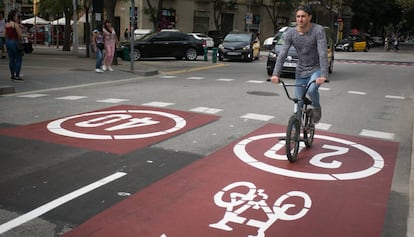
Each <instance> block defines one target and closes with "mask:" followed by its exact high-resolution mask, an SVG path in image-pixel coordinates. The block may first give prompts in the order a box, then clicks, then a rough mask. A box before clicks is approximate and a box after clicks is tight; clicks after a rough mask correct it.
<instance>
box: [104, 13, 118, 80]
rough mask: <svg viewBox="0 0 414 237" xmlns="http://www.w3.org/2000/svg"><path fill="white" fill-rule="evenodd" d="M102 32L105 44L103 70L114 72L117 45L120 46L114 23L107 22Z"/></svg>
mask: <svg viewBox="0 0 414 237" xmlns="http://www.w3.org/2000/svg"><path fill="white" fill-rule="evenodd" d="M102 31H103V36H104V42H105V58H104V64H103V65H102V69H103V70H104V71H106V70H109V71H111V72H112V71H113V69H112V61H113V59H114V55H115V49H116V45H118V37H117V36H116V32H115V29H114V27H112V23H111V22H110V21H109V20H105V23H104V27H103V29H102Z"/></svg>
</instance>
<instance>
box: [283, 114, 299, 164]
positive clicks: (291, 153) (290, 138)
mask: <svg viewBox="0 0 414 237" xmlns="http://www.w3.org/2000/svg"><path fill="white" fill-rule="evenodd" d="M299 135H300V121H299V119H298V118H297V117H296V116H292V117H290V119H289V123H288V126H287V130H286V144H285V147H286V156H287V158H288V160H289V162H291V163H293V162H295V161H296V160H297V158H298V152H299V143H300V140H299Z"/></svg>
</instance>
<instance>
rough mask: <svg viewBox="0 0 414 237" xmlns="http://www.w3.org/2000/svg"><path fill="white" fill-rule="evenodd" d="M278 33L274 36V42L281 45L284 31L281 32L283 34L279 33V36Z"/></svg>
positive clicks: (283, 41)
mask: <svg viewBox="0 0 414 237" xmlns="http://www.w3.org/2000/svg"><path fill="white" fill-rule="evenodd" d="M279 33H280V32H279ZM279 33H278V34H276V36H275V40H274V41H276V44H278V45H283V44H284V43H285V34H286V31H285V32H283V33H281V34H279Z"/></svg>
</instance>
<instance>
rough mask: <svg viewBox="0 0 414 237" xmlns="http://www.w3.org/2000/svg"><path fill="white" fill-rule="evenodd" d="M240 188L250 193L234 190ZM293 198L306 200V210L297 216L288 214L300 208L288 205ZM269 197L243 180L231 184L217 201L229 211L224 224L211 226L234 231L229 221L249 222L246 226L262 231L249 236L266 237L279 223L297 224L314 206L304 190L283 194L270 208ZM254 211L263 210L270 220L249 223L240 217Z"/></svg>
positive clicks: (215, 197)
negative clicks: (244, 213)
mask: <svg viewBox="0 0 414 237" xmlns="http://www.w3.org/2000/svg"><path fill="white" fill-rule="evenodd" d="M240 187H242V188H246V187H247V188H248V189H249V191H248V192H247V193H239V192H235V191H232V189H236V188H238V189H239V188H240ZM225 195H228V196H229V197H230V200H225V198H224V197H225ZM292 197H299V198H302V199H303V202H304V205H303V207H302V209H301V210H299V211H298V212H297V213H296V214H288V210H289V209H291V208H294V207H296V205H295V204H292V203H288V202H287V203H286V201H287V200H288V199H289V198H292ZM268 198H269V196H268V195H267V194H266V193H265V192H264V190H263V189H257V188H256V186H255V185H254V184H253V183H250V182H246V181H240V182H235V183H232V184H229V185H227V186H226V187H224V188H223V189H222V190H220V191H219V192H217V193H216V194H215V195H214V202H215V203H216V205H217V206H219V207H223V208H226V211H225V213H224V216H223V218H222V219H221V220H220V221H218V222H217V223H214V224H210V225H209V226H210V227H212V228H216V229H220V230H225V231H232V230H233V228H232V227H230V226H229V225H228V223H229V222H233V223H237V224H244V223H245V225H248V226H252V227H256V228H258V230H257V235H249V236H248V237H265V232H266V230H267V229H268V228H269V227H270V226H272V225H273V223H274V222H276V221H277V220H284V221H293V220H297V219H300V218H302V217H304V216H305V215H306V213H307V212H308V211H309V209H310V208H311V206H312V200H311V198H310V197H309V195H308V194H307V193H304V192H301V191H290V192H288V193H285V194H283V195H282V196H280V197H279V198H278V199H277V200H276V201H275V202H274V204H273V206H270V207H269V206H268V205H267V203H266V200H267V199H268ZM250 208H253V209H255V210H262V211H263V212H264V213H265V215H266V216H267V218H268V220H266V221H261V220H255V219H249V220H247V218H246V217H242V216H240V215H241V214H242V213H243V212H245V211H247V210H249V209H250ZM290 212H291V211H289V213H290ZM246 221H247V222H246Z"/></svg>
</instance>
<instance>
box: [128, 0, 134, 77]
mask: <svg viewBox="0 0 414 237" xmlns="http://www.w3.org/2000/svg"><path fill="white" fill-rule="evenodd" d="M130 15H131V25H130V26H129V29H130V33H129V34H130V37H129V41H130V47H129V48H130V50H129V64H130V69H131V72H134V59H133V58H132V55H133V53H134V29H133V27H134V26H135V1H134V0H131V12H130Z"/></svg>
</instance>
